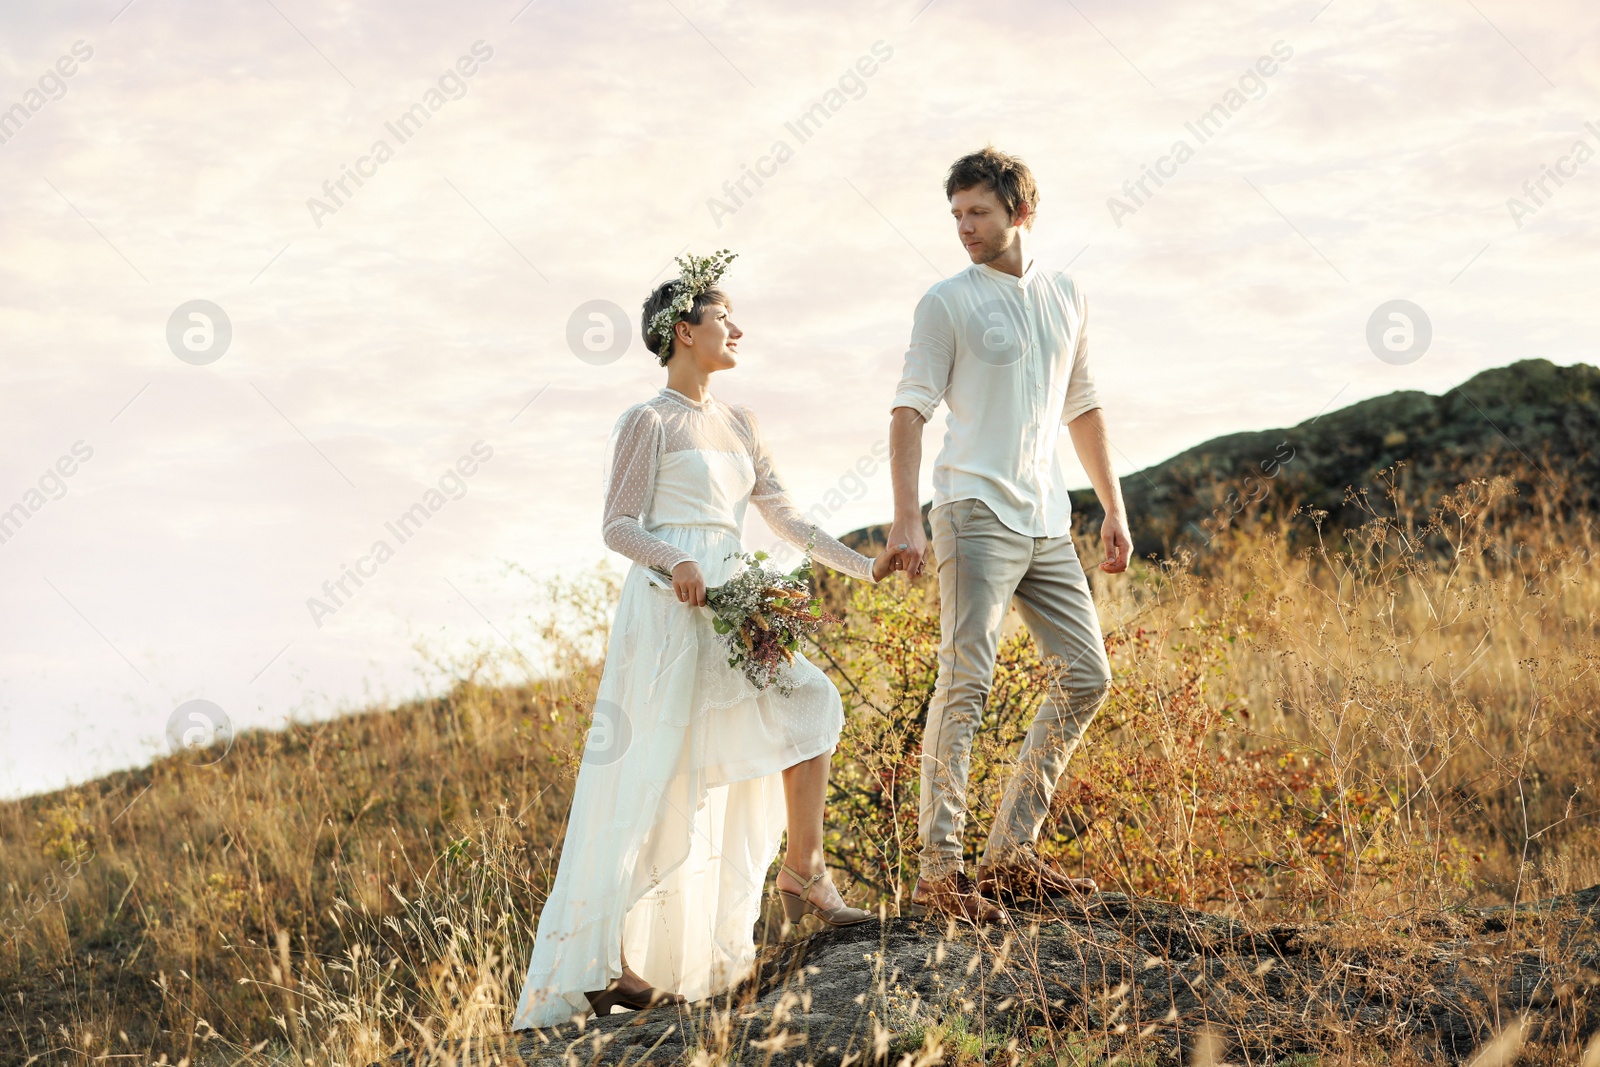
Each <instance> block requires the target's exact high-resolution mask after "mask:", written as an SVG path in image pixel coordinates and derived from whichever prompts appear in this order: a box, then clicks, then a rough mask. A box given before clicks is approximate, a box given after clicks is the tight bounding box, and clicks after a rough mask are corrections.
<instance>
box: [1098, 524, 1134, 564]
mask: <svg viewBox="0 0 1600 1067" xmlns="http://www.w3.org/2000/svg"><path fill="white" fill-rule="evenodd" d="M1100 539H1101V540H1102V541H1104V542H1105V546H1106V558H1105V559H1104V560H1102V561H1101V563H1100V569H1101V570H1103V571H1105V572H1106V573H1107V574H1121V573H1122V572H1123V571H1125V570H1127V569H1128V559H1129V558H1130V557H1131V556H1132V555H1133V537H1132V536H1131V535H1130V534H1129V533H1128V522H1127V520H1126V519H1124V518H1123V517H1122V516H1121V515H1117V514H1109V515H1107V516H1106V521H1105V522H1103V523H1101V524H1100Z"/></svg>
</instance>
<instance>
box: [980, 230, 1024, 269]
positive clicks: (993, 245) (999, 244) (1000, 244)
mask: <svg viewBox="0 0 1600 1067" xmlns="http://www.w3.org/2000/svg"><path fill="white" fill-rule="evenodd" d="M1015 240H1016V236H1015V232H1014V231H1011V230H1007V231H1004V232H1002V233H998V234H996V235H995V236H994V237H992V238H990V239H989V240H987V241H984V242H983V243H982V244H980V245H978V247H977V248H972V249H968V252H970V253H971V255H972V261H973V262H974V263H993V262H994V261H995V260H997V259H999V258H1000V257H1001V256H1002V255H1004V254H1005V251H1006V249H1008V248H1010V247H1011V244H1012V242H1013V241H1015Z"/></svg>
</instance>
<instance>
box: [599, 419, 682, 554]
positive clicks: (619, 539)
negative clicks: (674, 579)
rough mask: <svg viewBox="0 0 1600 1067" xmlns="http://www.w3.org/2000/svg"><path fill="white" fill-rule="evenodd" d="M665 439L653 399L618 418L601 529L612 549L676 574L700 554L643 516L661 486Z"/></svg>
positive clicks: (607, 475) (612, 439) (613, 433)
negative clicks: (658, 532) (659, 532)
mask: <svg viewBox="0 0 1600 1067" xmlns="http://www.w3.org/2000/svg"><path fill="white" fill-rule="evenodd" d="M665 439H666V434H665V431H664V430H663V429H662V427H661V416H660V415H659V414H657V412H656V410H655V409H654V408H652V407H650V406H649V405H648V404H641V405H639V406H638V407H636V408H632V409H630V410H628V411H627V412H625V413H624V414H623V416H622V418H621V419H619V420H618V421H617V428H616V429H615V430H614V431H613V432H612V435H611V450H610V464H609V469H608V470H607V473H606V510H605V520H604V525H603V526H602V527H601V534H602V536H604V537H605V541H606V545H607V546H608V547H610V548H611V550H612V551H614V552H620V553H622V554H623V555H624V556H627V557H628V558H629V559H631V560H633V561H634V562H636V563H642V564H644V565H645V566H646V567H659V568H661V569H662V570H664V571H667V572H668V573H670V572H671V571H672V568H674V567H676V566H677V565H678V564H680V563H682V562H683V561H684V560H692V559H694V557H693V556H691V555H689V554H688V553H687V552H685V551H683V549H681V548H678V547H677V546H675V545H670V544H668V543H667V542H665V541H663V540H661V538H659V537H657V536H655V535H654V534H652V533H651V532H650V531H648V530H646V529H645V528H644V524H643V523H642V522H640V521H639V520H640V519H642V518H643V517H644V514H645V512H646V511H648V510H649V508H650V496H651V494H652V493H653V492H654V491H655V485H656V465H657V463H659V462H660V459H661V446H662V443H663V442H664V441H665Z"/></svg>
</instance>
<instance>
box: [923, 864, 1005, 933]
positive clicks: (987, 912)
mask: <svg viewBox="0 0 1600 1067" xmlns="http://www.w3.org/2000/svg"><path fill="white" fill-rule="evenodd" d="M911 903H913V904H916V905H919V906H920V907H923V908H926V909H927V910H928V914H929V915H938V916H941V917H943V918H947V919H962V920H965V921H966V922H970V923H978V924H983V923H997V922H1005V921H1006V912H1005V909H1004V908H1001V907H997V906H996V905H994V904H991V903H990V902H989V901H987V900H984V899H983V897H982V896H981V895H980V894H979V893H978V886H977V884H976V883H975V882H973V880H972V876H971V875H969V874H967V872H966V871H954V872H952V873H951V874H949V875H947V876H945V877H944V878H941V879H939V880H938V881H936V882H928V881H924V880H923V879H921V878H918V879H917V887H916V888H915V889H913V890H912V891H911Z"/></svg>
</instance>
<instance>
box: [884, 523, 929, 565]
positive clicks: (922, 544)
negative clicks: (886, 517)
mask: <svg viewBox="0 0 1600 1067" xmlns="http://www.w3.org/2000/svg"><path fill="white" fill-rule="evenodd" d="M889 551H890V552H893V553H895V554H896V555H897V556H898V557H899V559H900V565H899V567H898V568H897V569H899V570H903V571H905V572H906V575H907V576H908V577H911V578H915V577H917V576H918V575H920V574H921V573H922V564H923V562H924V560H925V559H926V557H927V555H928V535H927V534H925V533H923V532H922V513H921V512H920V511H919V512H918V513H917V514H916V515H915V516H914V517H912V518H905V519H896V520H895V521H894V525H893V526H891V527H890V528H889Z"/></svg>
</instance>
